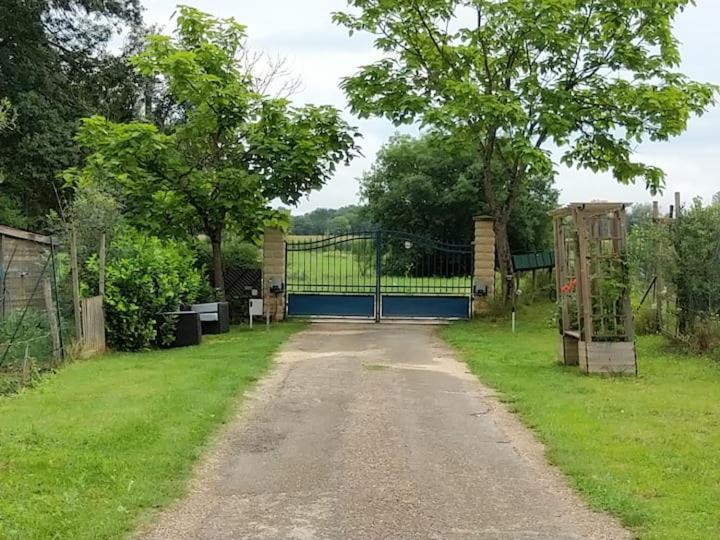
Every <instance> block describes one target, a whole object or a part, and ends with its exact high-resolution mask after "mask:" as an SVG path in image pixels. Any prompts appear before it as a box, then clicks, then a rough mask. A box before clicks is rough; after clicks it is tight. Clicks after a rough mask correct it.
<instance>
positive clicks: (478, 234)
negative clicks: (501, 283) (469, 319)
mask: <svg viewBox="0 0 720 540" xmlns="http://www.w3.org/2000/svg"><path fill="white" fill-rule="evenodd" d="M474 219H475V241H474V243H473V244H474V245H473V263H474V266H473V268H474V272H473V291H474V295H473V315H480V314H482V313H485V312H486V311H487V310H488V302H489V301H490V300H491V299H492V297H493V295H494V294H495V231H494V230H493V220H492V218H491V217H488V216H475V218H474ZM480 290H486V291H487V294H485V295H483V294H479V291H480Z"/></svg>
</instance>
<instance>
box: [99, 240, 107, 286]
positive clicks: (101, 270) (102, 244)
mask: <svg viewBox="0 0 720 540" xmlns="http://www.w3.org/2000/svg"><path fill="white" fill-rule="evenodd" d="M105 251H106V249H105V233H102V235H101V236H100V253H98V294H99V295H100V296H105Z"/></svg>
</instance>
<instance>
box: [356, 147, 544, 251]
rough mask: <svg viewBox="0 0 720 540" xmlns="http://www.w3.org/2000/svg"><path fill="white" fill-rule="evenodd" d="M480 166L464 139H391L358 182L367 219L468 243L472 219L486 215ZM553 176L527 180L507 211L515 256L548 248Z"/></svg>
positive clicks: (474, 152) (510, 239) (383, 225)
mask: <svg viewBox="0 0 720 540" xmlns="http://www.w3.org/2000/svg"><path fill="white" fill-rule="evenodd" d="M481 171H482V166H481V164H480V160H479V156H478V154H477V152H476V151H475V149H474V147H473V146H472V145H471V144H469V143H468V142H467V141H466V140H464V139H463V140H460V141H456V140H454V139H452V138H449V137H446V136H443V135H439V134H434V133H430V134H427V135H424V136H423V137H420V138H418V139H414V138H412V137H409V136H407V135H400V136H395V137H393V138H392V139H390V141H389V142H388V144H386V145H385V146H384V147H383V148H382V149H381V150H380V152H379V153H378V156H377V159H376V161H375V163H374V164H373V167H372V169H371V170H370V171H369V172H367V173H365V174H364V175H363V176H362V178H361V179H360V186H361V192H360V193H361V195H362V198H363V200H364V201H365V202H366V204H367V214H368V216H369V217H370V218H371V219H372V220H373V221H374V222H375V223H377V224H378V225H380V226H382V227H383V228H386V229H395V230H402V231H408V232H413V233H417V234H427V235H429V236H433V237H435V238H439V239H443V240H447V241H451V242H457V243H465V242H471V241H472V240H473V217H474V216H476V215H478V214H487V212H488V209H487V204H486V202H485V195H484V193H483V189H482V182H481ZM552 183H553V179H552V176H549V175H547V176H544V177H539V178H535V177H533V178H530V179H528V182H527V187H526V189H524V190H523V192H522V193H521V194H520V195H519V196H518V201H517V204H516V205H515V208H514V209H513V212H512V213H511V217H510V221H509V226H508V235H509V241H510V247H511V250H512V251H513V252H515V253H518V252H525V251H533V250H540V249H545V248H547V247H549V243H550V241H551V237H552V235H551V230H552V227H551V222H550V218H549V216H548V214H547V212H548V211H550V210H552V209H553V208H554V207H555V206H556V205H557V199H558V192H557V190H555V189H554V188H553V187H552Z"/></svg>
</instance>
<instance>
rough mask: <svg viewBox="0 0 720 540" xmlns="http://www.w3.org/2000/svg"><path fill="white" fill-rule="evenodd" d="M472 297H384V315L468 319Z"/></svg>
mask: <svg viewBox="0 0 720 540" xmlns="http://www.w3.org/2000/svg"><path fill="white" fill-rule="evenodd" d="M469 302H470V299H469V298H468V297H467V296H465V297H463V296H389V295H383V297H382V316H383V317H438V318H441V319H455V318H457V319H467V318H468V314H469V313H470V304H469Z"/></svg>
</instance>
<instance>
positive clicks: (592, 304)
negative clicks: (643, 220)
mask: <svg viewBox="0 0 720 540" xmlns="http://www.w3.org/2000/svg"><path fill="white" fill-rule="evenodd" d="M628 206H629V204H627V203H572V204H570V205H568V206H566V207H564V208H561V209H559V210H555V211H553V212H551V213H550V215H551V216H552V217H553V224H554V230H555V261H556V268H557V272H556V286H557V296H558V299H559V301H560V353H561V358H562V361H563V362H564V363H565V364H570V365H580V368H581V369H582V370H583V371H585V372H586V373H624V374H636V373H637V359H636V354H635V341H634V339H635V337H634V333H633V320H632V308H631V305H630V275H629V272H628V264H627V230H626V216H625V208H627V207H628Z"/></svg>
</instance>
